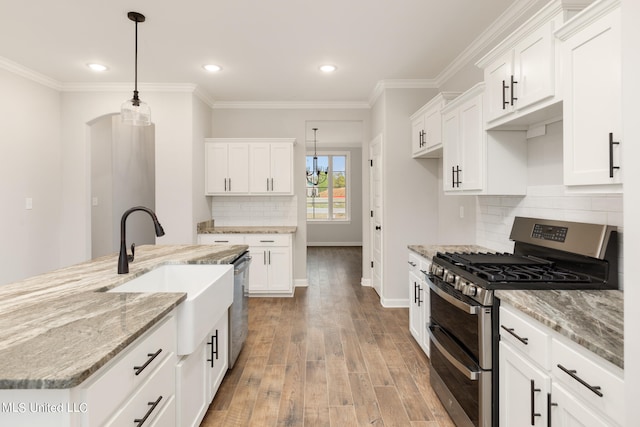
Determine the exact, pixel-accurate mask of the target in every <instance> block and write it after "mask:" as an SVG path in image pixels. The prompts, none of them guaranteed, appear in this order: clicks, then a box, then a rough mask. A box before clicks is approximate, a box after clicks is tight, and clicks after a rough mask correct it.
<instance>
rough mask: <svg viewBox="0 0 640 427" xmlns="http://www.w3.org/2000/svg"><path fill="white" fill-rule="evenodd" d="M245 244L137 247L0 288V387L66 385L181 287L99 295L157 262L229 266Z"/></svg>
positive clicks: (128, 339) (136, 332)
mask: <svg viewBox="0 0 640 427" xmlns="http://www.w3.org/2000/svg"><path fill="white" fill-rule="evenodd" d="M245 250H247V246H245V245H234V246H230V245H202V246H200V245H188V246H187V245H184V246H182V245H175V246H174V245H172V246H139V247H136V257H135V261H133V262H132V263H130V264H129V271H130V272H129V274H122V275H119V274H117V258H118V255H117V254H114V255H108V256H105V257H101V258H96V259H94V260H91V261H87V262H85V263H82V264H77V265H73V266H70V267H66V268H63V269H60V270H56V271H53V272H50V273H46V274H41V275H38V276H34V277H31V278H29V279H26V280H22V281H19V282H16V283H12V284H8V285H3V286H0V388H2V389H16V388H38V389H47V388H53V389H61V388H72V387H75V386H77V385H79V384H80V383H81V382H82V381H84V380H85V379H87V378H88V377H89V376H90V375H91V374H92V373H94V372H95V371H97V370H98V369H99V368H100V367H101V366H103V365H104V364H105V363H106V362H107V361H109V360H110V359H111V358H113V357H114V356H115V355H116V354H118V353H119V352H120V351H122V350H123V349H124V348H125V347H126V346H128V345H129V344H131V343H132V342H133V341H134V340H135V339H136V338H138V337H139V336H140V335H142V334H143V333H144V332H145V331H147V330H148V329H149V328H150V327H151V326H153V325H154V324H155V323H157V322H158V321H160V320H161V319H162V318H163V317H164V316H166V315H167V314H168V313H169V312H171V310H173V309H174V308H175V307H176V306H177V305H178V304H180V302H182V301H183V300H184V299H185V298H186V294H184V293H161V294H157V293H156V294H153V293H146V294H136V293H106V292H104V291H106V290H108V289H111V288H114V287H115V286H117V285H120V284H122V283H124V282H126V281H128V280H131V279H133V278H134V277H137V276H139V275H141V274H144V273H146V272H147V271H149V270H152V269H153V268H155V267H157V266H159V265H163V264H228V263H230V262H231V261H233V260H234V259H235V258H236V257H237V256H238V255H240V254H241V253H242V252H244V251H245Z"/></svg>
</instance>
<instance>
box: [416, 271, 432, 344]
mask: <svg viewBox="0 0 640 427" xmlns="http://www.w3.org/2000/svg"><path fill="white" fill-rule="evenodd" d="M430 264H431V263H430V262H429V261H427V260H426V259H425V258H422V259H421V260H420V273H419V274H420V277H421V280H422V303H421V304H422V306H421V307H420V308H421V309H422V325H420V327H421V328H422V342H421V343H420V347H422V350H423V351H424V352H425V353H426V355H427V356H428V357H431V350H430V347H429V334H428V333H427V325H428V324H429V322H430V321H431V301H430V299H429V283H428V282H427V280H426V278H424V273H425V272H428V271H429V265H430Z"/></svg>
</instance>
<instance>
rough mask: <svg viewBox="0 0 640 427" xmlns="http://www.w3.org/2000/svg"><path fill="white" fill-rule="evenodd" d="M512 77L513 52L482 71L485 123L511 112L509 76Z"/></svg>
mask: <svg viewBox="0 0 640 427" xmlns="http://www.w3.org/2000/svg"><path fill="white" fill-rule="evenodd" d="M512 75H513V51H509V53H507V54H505V55H504V56H503V57H501V58H499V59H497V60H496V61H495V62H493V63H492V64H491V65H489V66H488V67H487V68H485V70H484V81H485V83H486V89H485V93H486V119H487V122H490V121H492V120H495V119H497V118H500V117H502V116H504V115H506V114H508V113H510V112H511V111H512V107H511V103H510V102H509V101H510V100H511V87H510V86H511V76H512Z"/></svg>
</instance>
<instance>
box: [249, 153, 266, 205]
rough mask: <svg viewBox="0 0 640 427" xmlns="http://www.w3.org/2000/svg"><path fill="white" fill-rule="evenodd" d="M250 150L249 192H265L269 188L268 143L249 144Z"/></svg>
mask: <svg viewBox="0 0 640 427" xmlns="http://www.w3.org/2000/svg"><path fill="white" fill-rule="evenodd" d="M250 152H251V153H250V158H251V160H250V162H249V163H250V165H251V166H250V168H251V170H250V171H249V174H250V175H251V193H253V194H267V193H268V192H269V191H270V188H271V163H270V150H269V144H260V143H258V144H251V148H250Z"/></svg>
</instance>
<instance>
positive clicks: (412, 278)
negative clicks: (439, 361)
mask: <svg viewBox="0 0 640 427" xmlns="http://www.w3.org/2000/svg"><path fill="white" fill-rule="evenodd" d="M430 264H431V263H430V262H429V261H428V260H427V259H426V258H424V257H421V256H420V255H418V254H416V253H415V252H412V251H409V330H410V332H411V335H413V338H415V340H416V342H417V343H418V344H419V345H420V347H421V348H422V351H424V352H425V354H426V355H427V356H429V355H430V353H429V335H428V334H427V325H428V323H429V319H430V316H431V314H430V308H429V285H428V284H427V282H426V281H425V278H424V274H425V273H426V272H428V271H429V265H430Z"/></svg>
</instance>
